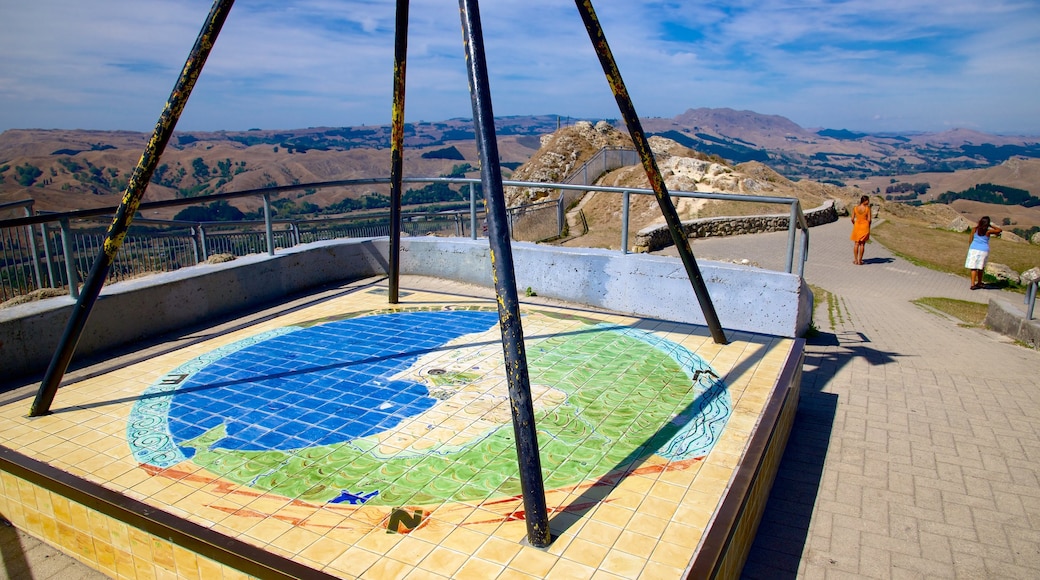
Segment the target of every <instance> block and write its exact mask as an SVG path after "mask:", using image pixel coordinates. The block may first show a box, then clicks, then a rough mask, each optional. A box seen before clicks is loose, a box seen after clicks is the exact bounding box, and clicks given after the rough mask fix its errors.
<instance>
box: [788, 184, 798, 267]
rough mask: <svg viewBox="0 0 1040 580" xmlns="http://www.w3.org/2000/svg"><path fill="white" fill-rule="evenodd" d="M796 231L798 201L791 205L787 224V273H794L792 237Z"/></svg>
mask: <svg viewBox="0 0 1040 580" xmlns="http://www.w3.org/2000/svg"><path fill="white" fill-rule="evenodd" d="M797 229H798V200H797V199H796V200H794V201H793V202H792V203H791V215H790V217H789V218H788V223H787V273H788V274H790V273H791V272H793V271H794V237H795V232H796V231H797Z"/></svg>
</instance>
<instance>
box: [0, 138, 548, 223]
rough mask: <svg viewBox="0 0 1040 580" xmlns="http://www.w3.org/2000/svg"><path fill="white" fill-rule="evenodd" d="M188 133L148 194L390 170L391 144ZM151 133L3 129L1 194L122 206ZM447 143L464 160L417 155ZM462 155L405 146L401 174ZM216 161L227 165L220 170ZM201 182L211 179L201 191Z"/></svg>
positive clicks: (437, 171)
mask: <svg viewBox="0 0 1040 580" xmlns="http://www.w3.org/2000/svg"><path fill="white" fill-rule="evenodd" d="M452 127H453V126H452ZM449 128H450V127H449ZM320 131H322V130H320V129H314V130H312V132H320ZM306 133H307V131H306V130H304V131H296V132H294V133H293V135H294V136H297V137H298V136H299V135H301V134H306ZM257 134H260V133H257ZM249 135H253V133H249ZM190 137H191V139H194V142H190V143H188V144H185V145H181V144H179V143H178V136H177V135H175V136H174V139H173V140H172V141H171V143H170V145H169V146H168V147H167V149H166V151H165V152H164V153H163V156H162V158H161V160H160V164H159V169H160V170H161V169H162V167H163V166H166V170H165V171H166V173H165V179H163V178H158V177H155V178H153V183H150V184H149V186H148V189H147V191H146V193H145V197H144V201H146V202H147V201H159V200H166V199H173V198H175V197H178V196H179V195H180V196H183V195H184V194H183V193H181V192H178V189H188V188H193V187H194V188H196V191H195V193H193V194H192V196H194V195H197V194H198V193H199V190H201V193H202V194H211V193H219V192H226V191H242V190H247V189H256V188H262V187H269V186H273V185H289V184H297V183H310V182H320V181H331V180H342V179H358V178H371V177H388V176H389V172H390V149H389V148H388V147H382V148H373V147H353V148H350V149H348V150H327V151H326V150H318V149H310V150H307V151H306V152H303V153H301V152H298V151H291V150H290V149H287V148H286V147H278V146H272V145H270V144H262V145H252V146H246V145H244V144H242V143H238V142H235V141H230V140H228V139H227V136H226V134H224V133H192V134H190ZM147 139H148V135H146V134H143V133H134V132H128V131H66V130H9V131H5V132H3V133H2V134H0V202H9V201H19V200H24V199H33V200H34V202H35V204H34V207H35V209H36V210H37V211H68V210H74V209H88V208H98V207H113V206H115V205H118V203H119V201H120V199H121V196H122V192H123V189H124V188H125V185H126V181H127V180H128V178H129V176H130V174H131V172H132V171H133V169H134V168H135V167H136V165H137V163H138V160H139V158H140V156H141V153H142V151H143V150H144V147H145V145H146V143H147ZM420 140H421V139H420ZM535 143H536V142H535ZM533 144H534V143H532V142H531V139H530V137H527V136H519V135H506V136H503V137H501V138H500V139H499V154H500V157H501V159H502V161H503V162H507V163H521V162H523V161H526V160H527V159H528V157H529V156H530V155H531V154H532V153H533V152H534V151H535V149H534V148H533V147H532V145H533ZM451 146H454V147H455V148H456V149H457V150H458V151H459V153H461V154H462V156H463V157H464V159H463V160H457V159H426V158H424V157H423V154H424V153H428V152H431V151H436V150H441V149H445V148H448V147H451ZM196 159H201V160H202V162H203V163H204V164H205V165H206V167H207V168H208V169H209V173H208V174H207V175H205V176H202V177H199V176H196V175H195V167H194V165H193V163H194V161H195V160H196ZM462 163H469V164H471V165H472V166H473V167H477V166H479V160H478V156H477V151H476V145H475V144H474V142H473V141H472V140H464V141H457V142H437V143H436V144H435V145H428V146H421V145H412V146H407V145H406V147H405V153H404V170H405V176H406V177H413V176H414V177H419V176H423V177H431V176H432V177H437V176H440V175H445V174H447V173H449V172H450V171H451V170H452V168H453V167H454V166H455V165H457V164H462ZM26 164H28V165H31V166H33V167H35V168H37V169H38V170H39V171H40V172H41V174H40V175H39V177H38V178H37V179H36V181H35V183H33V184H31V185H30V186H28V187H26V186H23V185H21V184H20V183H18V175H17V168H19V167H24V166H25V165H26ZM221 164H224V167H225V169H221V168H220V166H221ZM468 176H469V177H477V176H478V174H477V173H476V172H475V171H474V172H470V173H469V174H468ZM206 185H208V186H209V187H208V188H207V189H205V190H202V188H203V187H204V186H206ZM418 187H421V184H420V185H406V189H408V188H418ZM370 192H379V193H383V194H388V193H389V189H388V187H387V186H381V185H372V186H358V187H354V188H350V189H346V188H326V189H319V190H316V191H314V192H311V193H308V192H305V191H296V192H292V193H289V194H286V195H287V196H289V197H291V198H293V199H301V200H304V201H308V202H310V203H314V204H316V205H318V206H319V207H325V206H327V205H329V204H331V203H335V202H337V201H340V200H342V199H344V198H346V197H354V198H357V197H361V196H363V195H366V194H368V193H370ZM231 203H232V204H233V205H235V206H236V207H239V208H240V209H242V210H244V211H250V210H255V209H257V208H258V207H260V204H261V201H260V199H259V198H256V199H242V200H235V201H232V202H231ZM181 209H183V208H169V209H164V210H150V212H151V213H149V214H148V215H146V216H145V217H149V218H171V217H173V216H174V215H175V214H176V213H177V212H179V211H180V210H181Z"/></svg>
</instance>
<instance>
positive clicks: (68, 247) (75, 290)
mask: <svg viewBox="0 0 1040 580" xmlns="http://www.w3.org/2000/svg"><path fill="white" fill-rule="evenodd" d="M58 223H59V224H61V251H62V252H64V253H65V277H66V278H68V279H69V296H71V297H72V299H73V300H79V271H78V270H76V255H75V251H76V250H75V249H73V247H72V231H71V230H70V228H69V220H68V219H63V220H61V221H60V222H58Z"/></svg>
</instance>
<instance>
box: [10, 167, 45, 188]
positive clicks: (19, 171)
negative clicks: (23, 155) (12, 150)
mask: <svg viewBox="0 0 1040 580" xmlns="http://www.w3.org/2000/svg"><path fill="white" fill-rule="evenodd" d="M14 172H15V178H14V179H15V181H17V182H18V185H21V186H22V187H29V186H30V185H32V184H33V183H36V179H37V178H38V177H40V176H41V175H43V171H40V168H39V167H36V166H35V165H29V164H28V163H26V164H25V165H19V166H16V167H15V168H14Z"/></svg>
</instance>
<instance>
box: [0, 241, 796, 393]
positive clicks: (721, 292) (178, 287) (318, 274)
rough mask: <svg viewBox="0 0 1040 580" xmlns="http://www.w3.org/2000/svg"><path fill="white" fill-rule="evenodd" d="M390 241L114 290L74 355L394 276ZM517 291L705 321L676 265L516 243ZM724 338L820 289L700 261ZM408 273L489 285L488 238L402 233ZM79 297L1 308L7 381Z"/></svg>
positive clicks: (285, 255)
mask: <svg viewBox="0 0 1040 580" xmlns="http://www.w3.org/2000/svg"><path fill="white" fill-rule="evenodd" d="M388 245H389V242H388V240H387V239H386V238H377V239H374V240H334V241H327V242H316V243H312V244H306V245H301V246H296V247H294V248H291V249H286V250H280V251H279V253H278V254H277V255H275V256H267V255H253V256H246V257H243V258H238V259H236V260H233V261H231V262H225V263H222V264H203V265H199V266H193V267H190V268H183V269H181V270H177V271H175V272H167V273H164V274H156V275H154V276H148V277H144V278H139V279H137V280H132V281H128V282H120V283H117V284H112V285H110V286H106V287H105V288H104V289H103V291H102V294H101V297H100V298H99V300H98V301H97V303H96V304H95V306H94V308H93V310H92V312H91V314H90V318H89V320H88V322H87V325H86V329H85V331H84V333H83V336H82V338H81V339H80V342H79V344H78V346H77V349H76V356H77V358H81V357H85V356H89V355H92V354H97V353H99V352H101V351H104V350H108V349H112V348H117V347H121V346H125V345H129V344H133V343H135V342H137V341H141V340H144V339H147V338H150V337H155V336H158V335H161V334H164V333H167V332H170V331H174V330H177V329H180V328H184V327H186V326H190V325H193V324H198V323H200V322H203V321H205V320H208V319H213V318H218V317H223V316H227V315H229V314H232V313H234V312H236V311H241V310H244V309H247V308H255V307H258V306H261V305H263V304H265V303H269V302H272V301H275V300H279V299H281V298H283V297H285V296H289V295H292V294H295V293H299V292H303V291H306V290H308V289H311V288H315V287H318V286H321V285H324V284H329V283H335V282H346V281H350V280H357V279H361V278H366V277H370V276H376V275H382V274H385V273H386V271H387V263H388V261H387V255H388ZM513 261H514V267H515V271H516V277H517V287H518V289H519V291H520V292H521V294H522V293H523V292H524V291H525V290H526V288H527V287H530V288H531V289H532V290H534V291H535V292H537V293H538V294H539V295H541V296H546V297H550V298H557V299H561V300H566V301H569V302H575V303H578V304H586V305H589V306H595V307H602V308H607V309H610V310H616V311H619V312H624V313H631V314H635V315H638V316H646V317H652V318H662V319H667V320H674V321H678V322H687V323H692V324H704V316H703V315H702V314H701V311H700V308H699V306H698V304H697V301H696V297H695V295H694V292H693V288H692V286H691V285H690V282H689V280H688V279H687V277H686V271H685V269H684V268H683V265H682V262H681V261H679V259H678V258H671V257H664V256H650V255H646V254H627V255H626V254H621V253H618V252H616V251H608V250H596V249H578V248H559V247H555V246H543V245H537V244H530V243H515V244H513ZM699 265H700V270H701V274H702V277H703V278H704V280H705V283H706V285H707V287H708V292H709V293H710V295H711V297H712V301H713V302H714V306H715V310H716V312H717V314H718V316H719V319H720V321H721V322H722V326H723V328H725V329H726V330H727V332H732V331H749V332H756V333H762V334H771V335H778V336H787V337H791V336H798V335H800V334H801V333H802V332H804V331H805V329H806V328H808V324H809V320H810V317H811V313H812V294H811V293H810V291H809V289H808V287H807V286H806V285H805V284H803V283H802V282H801V280H799V279H798V277H797V276H794V275H792V274H786V273H781V272H772V271H769V270H760V269H756V268H747V267H741V266H733V265H729V264H720V263H716V262H701V263H699ZM401 273H402V274H418V275H426V276H434V277H439V278H447V279H453V280H458V281H462V282H468V283H472V284H478V285H482V286H487V287H491V286H492V285H493V284H492V279H491V259H490V250H489V247H488V242H487V240H468V239H459V238H436V237H415V238H404V240H403V241H402V252H401ZM74 305H75V302H74V301H73V300H72V299H71V298H68V297H62V298H51V299H47V300H42V301H39V302H33V303H28V304H23V305H19V306H15V307H11V308H5V309H2V310H0V361H2V369H3V373H4V377H3V378H2V379H0V381H4V380H9V379H12V378H15V377H21V376H26V375H32V374H41V373H42V372H43V371H44V370H45V369H46V368H47V365H48V363H49V362H50V358H51V356H52V355H53V353H54V350H55V348H56V347H57V345H58V342H59V340H60V337H61V335H62V333H63V332H64V329H65V325H66V324H67V322H68V319H69V317H70V315H71V312H72V309H73V307H74Z"/></svg>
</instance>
